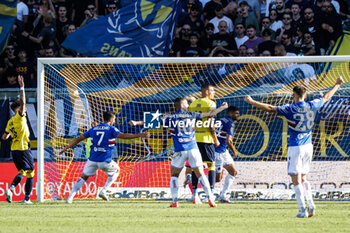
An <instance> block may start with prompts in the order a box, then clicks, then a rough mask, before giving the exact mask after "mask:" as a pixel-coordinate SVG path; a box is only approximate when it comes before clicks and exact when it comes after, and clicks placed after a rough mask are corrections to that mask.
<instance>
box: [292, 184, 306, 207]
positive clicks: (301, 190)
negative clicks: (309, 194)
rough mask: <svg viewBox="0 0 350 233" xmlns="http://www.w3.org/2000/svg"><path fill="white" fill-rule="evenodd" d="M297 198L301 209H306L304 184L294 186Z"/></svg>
mask: <svg viewBox="0 0 350 233" xmlns="http://www.w3.org/2000/svg"><path fill="white" fill-rule="evenodd" d="M294 190H295V198H296V199H297V202H298V205H299V209H305V197H304V187H303V185H302V184H299V185H296V186H294Z"/></svg>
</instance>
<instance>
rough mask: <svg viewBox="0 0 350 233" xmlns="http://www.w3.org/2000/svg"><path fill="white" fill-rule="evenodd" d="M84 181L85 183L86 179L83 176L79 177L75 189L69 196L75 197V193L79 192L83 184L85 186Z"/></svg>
mask: <svg viewBox="0 0 350 233" xmlns="http://www.w3.org/2000/svg"><path fill="white" fill-rule="evenodd" d="M84 183H85V180H84V179H83V178H79V180H77V182H75V184H74V186H73V189H72V191H71V192H70V194H69V197H68V198H74V196H75V194H77V192H78V191H79V189H80V188H81V186H83V184H84Z"/></svg>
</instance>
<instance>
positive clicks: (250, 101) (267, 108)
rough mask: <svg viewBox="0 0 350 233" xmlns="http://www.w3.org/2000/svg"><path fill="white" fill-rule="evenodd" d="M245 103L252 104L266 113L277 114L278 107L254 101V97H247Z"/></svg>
mask: <svg viewBox="0 0 350 233" xmlns="http://www.w3.org/2000/svg"><path fill="white" fill-rule="evenodd" d="M244 101H245V102H246V103H248V104H251V105H253V106H255V107H257V108H259V109H261V110H263V111H265V112H277V109H276V106H273V105H271V104H265V103H261V102H259V101H256V100H253V99H252V97H250V96H249V95H246V96H245V98H244Z"/></svg>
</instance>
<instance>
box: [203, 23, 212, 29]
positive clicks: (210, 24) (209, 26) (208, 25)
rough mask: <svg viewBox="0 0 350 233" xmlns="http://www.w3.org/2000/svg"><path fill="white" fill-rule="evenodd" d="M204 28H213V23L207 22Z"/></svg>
mask: <svg viewBox="0 0 350 233" xmlns="http://www.w3.org/2000/svg"><path fill="white" fill-rule="evenodd" d="M205 28H206V29H208V28H212V29H214V24H212V23H208V24H207V25H206V26H205Z"/></svg>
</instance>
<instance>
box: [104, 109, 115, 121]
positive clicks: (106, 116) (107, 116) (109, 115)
mask: <svg viewBox="0 0 350 233" xmlns="http://www.w3.org/2000/svg"><path fill="white" fill-rule="evenodd" d="M113 116H114V113H113V112H111V111H108V112H104V113H103V120H104V121H110V120H111V118H112V117H113Z"/></svg>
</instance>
